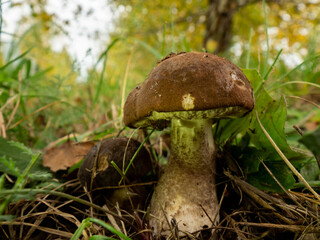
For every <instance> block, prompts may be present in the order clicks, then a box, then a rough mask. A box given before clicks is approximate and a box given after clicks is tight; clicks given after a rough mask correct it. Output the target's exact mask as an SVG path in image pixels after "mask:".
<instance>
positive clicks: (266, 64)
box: [262, 0, 270, 76]
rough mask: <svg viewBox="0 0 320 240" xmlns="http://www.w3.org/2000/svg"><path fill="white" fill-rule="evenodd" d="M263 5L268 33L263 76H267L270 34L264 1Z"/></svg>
mask: <svg viewBox="0 0 320 240" xmlns="http://www.w3.org/2000/svg"><path fill="white" fill-rule="evenodd" d="M262 5H263V13H264V27H265V33H266V40H267V51H266V60H265V64H264V70H263V74H262V75H263V76H264V75H266V74H265V73H266V71H267V68H268V59H269V51H270V49H269V34H268V16H267V9H266V1H265V0H263V1H262Z"/></svg>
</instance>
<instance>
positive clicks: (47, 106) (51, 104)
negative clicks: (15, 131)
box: [7, 101, 62, 129]
mask: <svg viewBox="0 0 320 240" xmlns="http://www.w3.org/2000/svg"><path fill="white" fill-rule="evenodd" d="M60 102H62V101H55V102H52V103H49V104H47V105H45V106H43V107H41V108H39V109H38V110H36V111H34V112H33V113H31V114H29V115H27V116H25V117H23V118H22V119H20V120H19V121H18V122H16V123H15V124H13V125H12V126H10V127H9V126H7V129H12V128H14V127H16V126H18V125H19V124H20V123H22V122H23V121H24V120H26V119H27V118H29V117H31V116H33V115H34V114H36V113H38V112H41V111H43V110H45V109H47V108H49V107H51V106H53V105H55V104H57V103H60Z"/></svg>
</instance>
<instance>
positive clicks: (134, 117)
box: [124, 52, 254, 127]
mask: <svg viewBox="0 0 320 240" xmlns="http://www.w3.org/2000/svg"><path fill="white" fill-rule="evenodd" d="M253 107H254V97H253V90H252V87H251V85H250V83H249V81H248V79H247V78H246V76H245V75H244V74H243V72H242V71H241V70H240V69H239V68H238V67H237V66H236V65H234V64H233V63H231V62H230V61H228V60H226V59H224V58H221V57H218V56H216V55H213V54H210V53H200V52H192V53H180V54H172V55H170V56H169V57H167V58H165V59H163V60H162V61H160V63H159V64H158V65H157V66H156V67H154V68H153V69H152V71H151V73H150V74H149V76H148V77H147V79H146V80H145V81H144V82H143V83H142V84H141V86H139V87H136V88H135V89H134V90H133V91H132V92H131V93H130V94H129V96H128V98H127V101H126V103H125V106H124V122H125V124H126V125H128V126H130V127H146V126H153V127H159V126H160V127H165V126H166V125H167V124H168V122H169V121H170V119H171V118H179V119H186V120H187V119H202V118H212V119H215V118H225V117H240V116H242V115H244V114H245V113H247V112H249V111H251V110H252V109H253ZM169 112H170V114H168V113H169Z"/></svg>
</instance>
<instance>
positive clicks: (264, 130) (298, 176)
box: [255, 111, 320, 201]
mask: <svg viewBox="0 0 320 240" xmlns="http://www.w3.org/2000/svg"><path fill="white" fill-rule="evenodd" d="M255 114H256V118H257V121H258V123H259V125H260V127H261V129H262V131H263V132H264V134H265V135H266V137H267V138H268V140H269V142H270V143H271V144H272V146H273V147H274V148H275V150H276V151H277V152H278V154H279V155H280V157H281V158H282V160H283V161H284V162H285V163H286V164H287V166H288V167H289V168H290V170H291V171H292V172H293V173H294V175H296V177H297V178H298V179H299V180H300V181H301V182H302V183H303V184H304V185H305V187H306V188H307V189H308V190H309V191H310V192H311V193H312V194H313V195H314V196H315V197H316V198H317V199H318V200H319V201H320V196H319V194H318V193H316V192H315V191H314V190H313V188H312V187H311V186H310V185H309V183H308V182H307V181H306V180H305V179H304V177H303V176H302V175H301V174H300V173H299V172H298V171H297V169H295V167H294V166H293V165H292V164H291V162H290V161H289V160H288V159H287V158H286V156H285V155H284V154H283V152H282V151H281V150H280V148H279V147H278V146H277V144H276V143H275V142H274V141H273V139H272V138H271V136H270V135H269V133H268V132H267V130H266V129H265V128H264V127H263V125H262V123H261V121H260V119H259V116H258V113H257V111H255Z"/></svg>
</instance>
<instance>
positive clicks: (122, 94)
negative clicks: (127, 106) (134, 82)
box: [120, 47, 135, 123]
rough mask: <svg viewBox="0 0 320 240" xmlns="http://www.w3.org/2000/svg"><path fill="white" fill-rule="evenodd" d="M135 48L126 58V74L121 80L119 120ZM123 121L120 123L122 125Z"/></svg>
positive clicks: (121, 117) (121, 115) (121, 114)
mask: <svg viewBox="0 0 320 240" xmlns="http://www.w3.org/2000/svg"><path fill="white" fill-rule="evenodd" d="M134 49H135V47H133V48H132V50H131V53H130V55H129V58H128V62H127V67H126V72H125V74H124V78H123V83H122V93H121V109H120V112H121V113H120V119H121V120H122V119H123V107H124V102H125V94H126V87H127V80H128V73H129V69H130V65H131V59H132V56H133V52H134ZM122 122H123V121H121V123H122Z"/></svg>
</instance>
